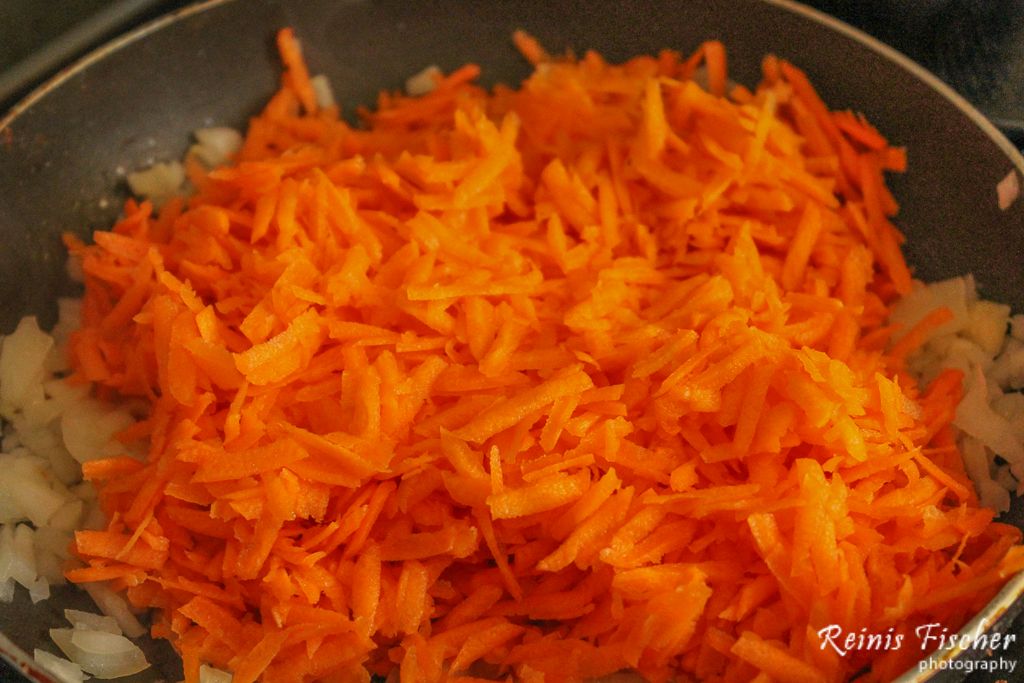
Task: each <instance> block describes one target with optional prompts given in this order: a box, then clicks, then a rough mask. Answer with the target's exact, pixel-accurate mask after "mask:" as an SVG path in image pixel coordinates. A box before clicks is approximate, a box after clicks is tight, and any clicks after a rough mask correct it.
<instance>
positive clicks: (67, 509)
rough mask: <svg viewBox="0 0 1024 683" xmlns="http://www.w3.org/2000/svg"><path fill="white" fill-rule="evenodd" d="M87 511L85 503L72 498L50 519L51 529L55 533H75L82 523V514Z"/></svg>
mask: <svg viewBox="0 0 1024 683" xmlns="http://www.w3.org/2000/svg"><path fill="white" fill-rule="evenodd" d="M84 510H85V503H83V502H82V501H81V500H79V499H78V498H72V499H70V500H68V501H67V502H66V503H64V505H63V506H61V508H60V509H59V510H57V512H55V513H54V514H53V516H52V517H50V528H52V529H54V530H55V531H62V532H63V531H68V532H70V531H74V530H75V529H77V528H78V524H79V522H81V521H82V512H83V511H84Z"/></svg>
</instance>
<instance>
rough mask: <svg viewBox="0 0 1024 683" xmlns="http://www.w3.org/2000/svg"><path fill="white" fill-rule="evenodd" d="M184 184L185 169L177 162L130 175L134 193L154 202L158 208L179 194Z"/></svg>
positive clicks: (129, 185) (154, 165)
mask: <svg viewBox="0 0 1024 683" xmlns="http://www.w3.org/2000/svg"><path fill="white" fill-rule="evenodd" d="M184 184H185V167H184V166H182V165H181V164H180V163H179V162H177V161H171V162H168V163H164V162H161V163H157V164H153V165H152V166H151V167H149V168H147V169H145V170H144V171H136V172H134V173H129V174H128V187H130V188H131V191H132V193H133V194H134V195H136V196H137V197H145V198H146V199H150V200H152V201H153V203H154V204H156V205H157V206H159V205H161V204H163V203H164V202H166V201H167V200H168V199H170V198H171V197H173V196H174V195H176V194H179V193H180V192H181V189H182V185H184Z"/></svg>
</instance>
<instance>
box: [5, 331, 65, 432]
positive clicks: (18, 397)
mask: <svg viewBox="0 0 1024 683" xmlns="http://www.w3.org/2000/svg"><path fill="white" fill-rule="evenodd" d="M52 346H53V339H52V338H51V337H50V335H48V334H46V333H45V332H43V331H42V330H40V329H39V323H38V322H37V321H36V318H35V316H27V317H25V318H22V319H21V322H19V323H18V327H17V329H15V330H14V332H12V333H11V334H9V335H7V336H6V337H4V339H3V345H2V347H0V411H2V412H3V413H4V414H5V415H9V414H11V413H12V412H13V410H15V409H17V408H21V407H22V406H24V405H25V402H26V401H27V400H28V397H29V396H30V394H31V393H32V391H33V390H34V389H39V388H41V387H42V381H43V363H44V362H45V361H46V356H47V354H48V353H49V352H50V348H51V347H52Z"/></svg>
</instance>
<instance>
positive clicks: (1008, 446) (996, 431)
mask: <svg viewBox="0 0 1024 683" xmlns="http://www.w3.org/2000/svg"><path fill="white" fill-rule="evenodd" d="M953 424H954V425H956V426H957V427H959V428H960V429H962V430H963V431H965V432H967V433H968V434H970V435H971V436H973V437H974V438H976V439H977V440H978V441H980V442H982V443H983V444H985V445H986V446H988V448H989V449H991V451H992V452H993V453H995V454H996V455H1001V456H1002V457H1004V458H1005V459H1006V460H1007V461H1008V462H1010V463H1011V464H1020V463H1022V462H1024V447H1022V446H1021V444H1020V442H1018V441H1017V440H1016V439H1015V438H1014V434H1013V427H1012V426H1011V425H1010V423H1009V422H1007V420H1006V418H1004V417H1003V416H1002V415H999V414H998V413H996V412H995V411H993V410H992V407H991V406H990V405H989V402H988V389H987V386H986V380H985V375H984V373H982V371H981V368H979V367H977V366H975V368H974V373H973V376H972V377H971V381H970V383H969V385H968V387H967V393H966V394H965V395H964V397H963V399H962V400H961V401H960V405H958V406H957V409H956V417H955V418H954V420H953Z"/></svg>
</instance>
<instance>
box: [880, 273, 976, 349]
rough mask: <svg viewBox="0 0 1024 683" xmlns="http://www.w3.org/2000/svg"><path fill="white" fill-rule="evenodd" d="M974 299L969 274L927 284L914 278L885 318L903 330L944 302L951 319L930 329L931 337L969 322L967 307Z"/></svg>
mask: <svg viewBox="0 0 1024 683" xmlns="http://www.w3.org/2000/svg"><path fill="white" fill-rule="evenodd" d="M976 299H977V290H976V289H975V285H974V278H972V277H970V276H967V277H955V278H950V279H949V280H943V281H942V282H936V283H934V284H929V285H922V284H921V283H919V282H915V283H914V289H913V290H912V291H911V292H910V293H909V294H907V295H906V296H904V297H903V298H902V299H900V300H899V301H898V302H897V303H896V304H895V305H894V306H893V309H892V314H891V315H890V316H889V320H890V321H891V322H894V323H897V324H900V325H902V326H903V330H904V332H905V331H906V330H909V329H911V328H912V327H913V326H914V325H916V324H917V323H919V322H920V321H921V320H922V319H923V318H924V317H925V316H926V315H928V314H929V313H931V312H932V311H934V310H935V309H937V308H940V307H942V306H945V307H947V308H949V310H950V311H951V312H952V313H953V319H952V320H950V321H949V322H947V323H946V324H944V325H941V326H939V327H937V328H935V329H934V330H932V331H931V333H930V334H929V336H928V338H929V339H933V338H936V337H940V336H942V335H945V334H951V333H953V332H959V331H960V330H962V329H964V328H965V327H967V325H968V323H969V322H970V317H969V316H968V313H967V307H968V305H969V304H970V303H971V302H972V301H974V300H976Z"/></svg>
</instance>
